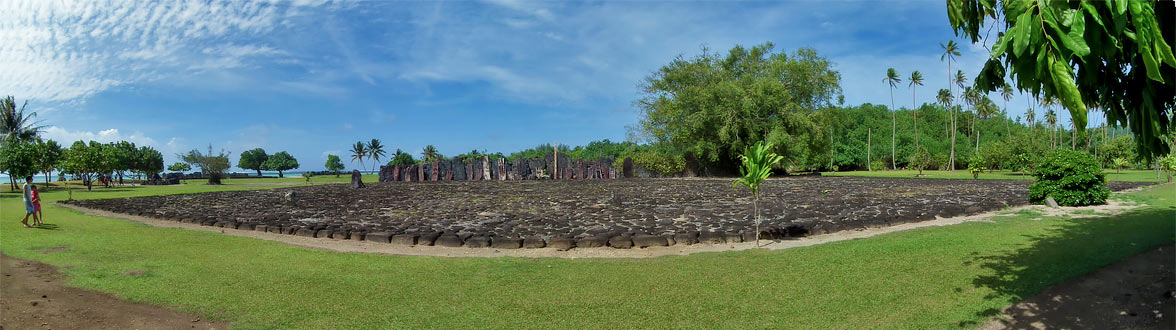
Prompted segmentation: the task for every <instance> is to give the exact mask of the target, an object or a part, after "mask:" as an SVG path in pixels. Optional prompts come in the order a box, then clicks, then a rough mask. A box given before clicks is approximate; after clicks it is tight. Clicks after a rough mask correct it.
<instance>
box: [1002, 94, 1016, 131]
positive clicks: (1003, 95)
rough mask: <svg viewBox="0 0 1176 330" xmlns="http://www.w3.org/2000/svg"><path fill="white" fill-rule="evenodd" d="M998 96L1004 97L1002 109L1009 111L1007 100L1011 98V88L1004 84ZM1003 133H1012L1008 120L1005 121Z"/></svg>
mask: <svg viewBox="0 0 1176 330" xmlns="http://www.w3.org/2000/svg"><path fill="white" fill-rule="evenodd" d="M1000 98H1002V99H1004V111H1005V112H1008V111H1009V100H1011V99H1013V88H1012V87H1009V86H1008V85H1005V86H1004V87H1003V88H1001V89H1000ZM1005 135H1013V131H1012V130H1011V129H1009V122H1008V121H1007V120H1006V121H1005Z"/></svg>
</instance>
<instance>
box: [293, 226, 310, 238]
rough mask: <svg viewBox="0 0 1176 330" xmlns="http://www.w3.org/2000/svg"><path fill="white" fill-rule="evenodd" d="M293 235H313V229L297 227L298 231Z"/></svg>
mask: <svg viewBox="0 0 1176 330" xmlns="http://www.w3.org/2000/svg"><path fill="white" fill-rule="evenodd" d="M294 236H302V237H314V230H312V229H307V228H298V231H296V232H294Z"/></svg>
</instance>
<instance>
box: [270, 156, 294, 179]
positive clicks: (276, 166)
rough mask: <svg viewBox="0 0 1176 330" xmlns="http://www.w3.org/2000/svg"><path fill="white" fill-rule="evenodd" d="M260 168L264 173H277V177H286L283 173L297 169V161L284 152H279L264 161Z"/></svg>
mask: <svg viewBox="0 0 1176 330" xmlns="http://www.w3.org/2000/svg"><path fill="white" fill-rule="evenodd" d="M261 168H262V169H264V170H266V171H278V177H279V178H284V177H286V175H285V173H283V172H285V171H289V170H292V169H296V168H298V160H297V159H294V156H291V155H290V154H289V153H287V152H285V151H279V152H278V153H275V154H273V155H271V156H269V158H267V159H266V160H265V163H263V164H261Z"/></svg>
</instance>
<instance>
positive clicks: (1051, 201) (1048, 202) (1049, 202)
mask: <svg viewBox="0 0 1176 330" xmlns="http://www.w3.org/2000/svg"><path fill="white" fill-rule="evenodd" d="M1045 205H1049V207H1052V208H1055V209H1056V208H1061V206H1060V205H1058V201H1056V200H1054V199H1053V197H1046V198H1045Z"/></svg>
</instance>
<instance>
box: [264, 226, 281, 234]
mask: <svg viewBox="0 0 1176 330" xmlns="http://www.w3.org/2000/svg"><path fill="white" fill-rule="evenodd" d="M266 230H268V231H269V232H271V233H274V234H281V233H282V232H283V231H282V227H281V226H269V228H266Z"/></svg>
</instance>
